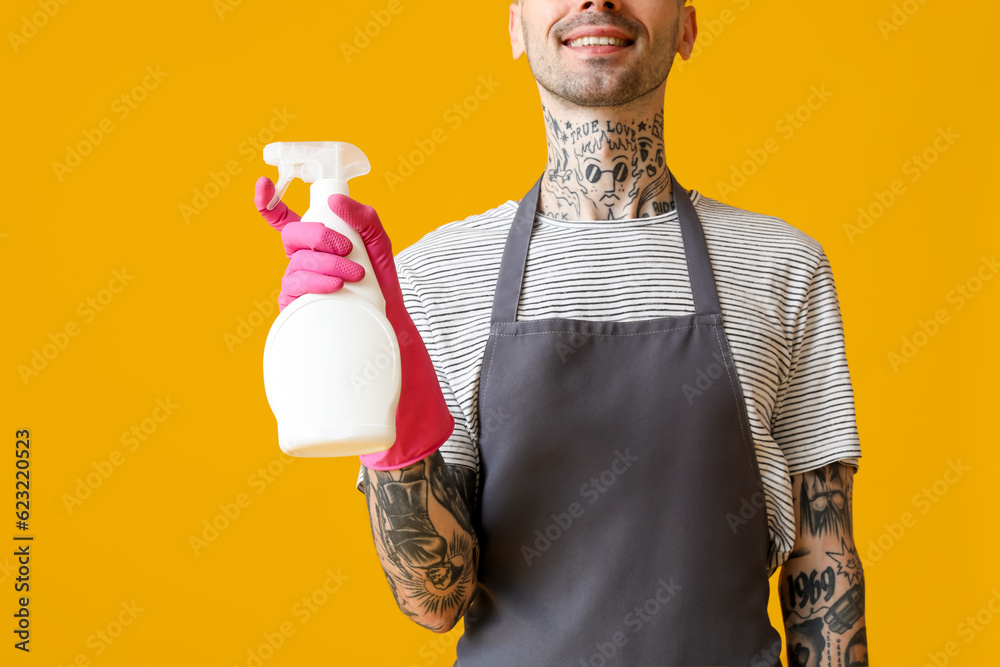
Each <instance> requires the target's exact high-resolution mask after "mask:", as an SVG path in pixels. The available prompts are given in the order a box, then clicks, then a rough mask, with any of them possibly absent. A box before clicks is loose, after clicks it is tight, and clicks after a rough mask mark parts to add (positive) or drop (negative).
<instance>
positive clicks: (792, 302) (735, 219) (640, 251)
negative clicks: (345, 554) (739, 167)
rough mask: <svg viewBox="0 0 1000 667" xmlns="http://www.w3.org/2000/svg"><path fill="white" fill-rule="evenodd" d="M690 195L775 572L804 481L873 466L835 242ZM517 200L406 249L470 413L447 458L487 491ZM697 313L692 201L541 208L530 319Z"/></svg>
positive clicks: (415, 295) (453, 389) (464, 411)
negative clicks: (501, 281)
mask: <svg viewBox="0 0 1000 667" xmlns="http://www.w3.org/2000/svg"><path fill="white" fill-rule="evenodd" d="M690 195H691V201H692V203H693V204H694V206H695V210H697V212H698V216H699V218H700V219H701V223H702V226H703V228H704V230H705V240H706V242H707V244H708V249H709V254H710V255H711V260H712V268H713V270H714V272H715V279H716V283H717V287H718V292H719V302H720V305H721V307H722V315H723V322H724V329H725V332H726V336H727V338H728V339H729V344H730V348H731V350H732V356H733V360H734V362H735V365H736V370H737V372H738V373H739V379H740V383H741V385H742V389H743V394H744V396H745V398H746V406H747V413H748V417H749V420H750V426H751V429H752V431H753V440H754V445H755V447H756V452H757V460H758V462H759V463H760V468H761V470H760V472H761V477H762V479H763V482H764V491H765V494H764V495H765V500H766V505H767V518H768V525H769V529H770V530H769V532H770V549H769V554H768V557H769V567H770V572H774V570H776V569H777V567H778V566H779V565H781V563H782V562H784V560H785V559H786V558H787V556H788V554H789V552H790V551H791V549H792V545H793V543H794V540H795V526H794V523H793V516H794V515H793V509H792V488H791V478H790V475H793V474H796V473H801V472H803V471H806V470H811V469H814V468H819V467H821V466H824V465H826V464H828V463H831V462H833V461H842V462H844V463H848V464H850V465H852V466H854V467H855V468H857V467H858V459H859V458H860V456H861V449H860V444H859V440H858V433H857V426H856V422H855V414H854V394H853V389H852V387H851V379H850V374H849V372H848V367H847V358H846V355H845V348H844V331H843V323H842V320H841V315H840V307H839V303H838V299H837V292H836V288H835V285H834V280H833V274H832V271H831V268H830V263H829V260H828V259H827V257H826V254H825V253H824V251H823V248H822V246H821V244H820V243H819V242H817V241H816V240H814V239H813V238H812V237H810V236H808V235H807V234H806V233H804V232H802V231H800V230H798V229H796V228H795V227H793V226H791V225H790V224H788V223H786V222H784V221H783V220H780V219H778V218H775V217H772V216H767V215H763V214H759V213H753V212H750V211H745V210H742V209H739V208H736V207H734V206H730V205H727V204H723V203H722V202H719V201H717V200H715V199H712V198H710V197H706V196H704V195H702V194H701V193H699V192H697V191H695V190H691V191H690ZM517 205H518V202H516V201H513V200H509V201H506V202H504V203H502V204H500V205H499V206H497V207H495V208H492V209H490V210H488V211H486V212H484V213H480V214H478V215H472V216H470V217H468V218H465V219H464V220H459V221H456V222H450V223H448V224H445V225H442V226H440V227H438V228H437V229H435V230H434V231H432V232H429V233H428V234H426V235H425V236H424V237H423V238H421V239H420V240H419V241H417V242H416V243H414V244H413V245H411V246H410V247H408V248H406V249H404V250H402V251H400V252H399V253H398V254H397V255H396V257H395V260H396V267H397V271H398V273H399V280H400V285H401V287H402V291H403V297H404V303H405V305H406V308H407V310H408V311H409V313H410V315H411V317H412V318H413V322H414V324H415V325H416V327H417V330H418V331H419V332H420V334H421V336H422V337H423V340H424V343H425V344H426V346H427V350H428V352H429V353H430V357H431V359H432V361H433V362H434V367H435V368H436V370H437V373H438V378H439V380H440V382H441V388H442V390H443V392H444V396H445V399H446V400H447V403H448V406H449V408H450V409H451V412H452V414H453V415H454V417H455V431H454V433H453V434H452V435H451V437H450V438H449V439H448V441H447V442H446V443H445V444H444V445H443V446H442V448H441V455H442V456H443V458H444V460H445V462H446V463H448V464H450V465H460V466H467V467H469V468H472V469H474V470H475V471H476V483H477V487H478V484H479V483H480V482H479V449H478V443H477V434H478V432H479V423H478V414H477V409H478V401H477V392H478V389H479V375H480V371H481V369H482V364H483V353H484V351H485V349H486V342H487V339H488V338H489V332H490V313H491V309H492V304H493V292H494V289H495V287H496V280H497V275H498V273H499V269H500V258H501V255H502V254H503V249H504V243H505V241H506V239H507V232H508V231H509V229H510V225H511V223H512V222H513V219H514V214H515V213H516V212H517ZM693 312H694V301H693V299H692V296H691V284H690V281H689V278H688V271H687V263H686V261H685V256H684V247H683V241H682V238H681V234H680V226H679V223H678V219H677V210H676V208H674V207H672V210H670V211H669V212H667V213H663V214H660V215H657V216H655V217H650V218H632V219H625V220H607V221H565V220H557V219H555V218H551V217H548V216H545V215H540V214H539V215H537V216H536V222H535V226H534V230H533V232H532V235H531V242H530V245H529V248H528V258H527V263H526V267H525V271H524V279H523V286H522V291H521V297H520V301H519V304H518V311H517V319H518V320H531V319H544V318H568V319H583V320H646V319H654V318H660V317H669V316H675V315H685V314H689V313H693ZM361 472H362V471H361V470H359V471H358V479H357V487H358V489H359V490H360V489H361V488H362V487H361V483H362V477H361ZM652 491H653V490H652V489H651V490H650V492H651V493H652Z"/></svg>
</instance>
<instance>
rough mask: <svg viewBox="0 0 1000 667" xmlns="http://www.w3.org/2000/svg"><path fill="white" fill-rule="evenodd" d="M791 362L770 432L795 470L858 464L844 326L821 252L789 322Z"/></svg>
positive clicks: (830, 270)
mask: <svg viewBox="0 0 1000 667" xmlns="http://www.w3.org/2000/svg"><path fill="white" fill-rule="evenodd" d="M789 329H790V331H789V333H790V335H791V340H790V341H789V348H790V350H791V358H790V365H789V370H788V374H787V376H786V377H785V378H784V379H783V381H782V383H781V385H780V386H779V388H778V392H777V398H776V403H775V409H774V412H773V413H772V420H771V435H772V437H773V438H774V440H775V442H776V443H777V444H778V446H779V447H780V448H781V451H782V452H783V453H784V455H785V458H786V459H787V462H788V471H789V473H790V474H792V475H795V474H798V473H801V472H805V471H807V470H813V469H815V468H819V467H822V466H824V465H827V464H829V463H832V462H834V461H841V462H842V463H846V464H849V465H852V466H854V467H855V468H857V467H858V458H860V456H861V447H860V443H859V438H858V430H857V422H856V419H855V412H854V391H853V388H852V386H851V377H850V373H849V371H848V367H847V354H846V348H845V339H844V325H843V320H842V318H841V312H840V303H839V300H838V298H837V289H836V285H835V284H834V280H833V270H832V268H831V266H830V261H829V259H828V258H827V256H826V253H825V252H822V253H821V254H820V256H819V262H818V265H817V266H816V268H815V270H814V272H813V275H812V277H811V279H810V281H809V285H808V287H807V290H806V293H805V295H804V297H803V299H802V303H801V306H800V308H799V311H798V314H797V316H796V317H795V319H794V320H793V321H792V322H790V327H789Z"/></svg>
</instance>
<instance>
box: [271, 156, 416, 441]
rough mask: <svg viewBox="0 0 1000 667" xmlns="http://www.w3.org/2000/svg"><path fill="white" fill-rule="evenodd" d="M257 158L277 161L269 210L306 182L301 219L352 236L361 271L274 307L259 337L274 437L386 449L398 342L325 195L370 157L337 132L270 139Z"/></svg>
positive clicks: (343, 188)
mask: <svg viewBox="0 0 1000 667" xmlns="http://www.w3.org/2000/svg"><path fill="white" fill-rule="evenodd" d="M264 161H265V162H266V163H268V164H270V165H275V166H277V167H278V182H277V183H276V185H275V193H274V198H273V199H272V200H271V202H270V203H269V204H268V209H272V208H274V207H275V206H276V205H277V203H278V201H279V200H280V199H281V196H282V195H283V194H284V193H285V190H286V189H287V187H288V184H289V182H290V181H291V180H292V178H295V177H297V178H300V179H302V180H303V181H305V182H307V183H312V185H311V186H310V188H309V210H307V211H306V212H305V213H304V214H303V215H302V220H304V221H307V222H321V223H323V224H324V225H326V226H327V227H329V228H330V229H333V230H336V231H337V232H340V233H341V234H343V235H344V236H346V237H347V238H349V239H350V240H351V243H352V244H353V248H352V250H351V252H350V254H348V255H347V257H348V258H349V259H350V260H352V261H354V262H357V263H358V264H360V265H362V266H363V267H364V269H365V277H364V278H362V279H361V280H360V281H358V282H345V283H344V287H343V288H341V289H340V290H338V291H336V292H334V293H332V294H303V295H302V296H300V297H298V298H297V299H295V300H294V301H293V302H292V303H291V304H289V305H288V307H287V308H285V309H284V310H283V311H281V313H280V314H279V315H278V317H277V319H276V320H275V321H274V324H273V325H272V326H271V330H270V332H269V333H268V335H267V342H266V343H265V344H264V391H265V393H266V394H267V401H268V403H269V404H270V406H271V410H272V412H274V416H275V419H277V421H278V444H279V446H280V447H281V449H282V451H284V452H285V453H287V454H290V455H292V456H354V455H358V454H370V453H374V452H381V451H385V450H386V449H389V447H391V446H392V444H393V442H395V440H396V404H397V403H398V401H399V388H400V377H401V375H400V366H399V344H398V342H397V341H396V334H395V332H394V331H393V329H392V325H391V324H389V321H388V320H387V319H386V316H385V300H384V298H383V296H382V291H381V290H380V289H379V286H378V281H377V280H376V278H375V273H374V271H372V267H371V262H370V260H369V259H368V255H367V253H366V252H365V244H364V241H363V240H362V239H361V235H360V234H358V232H356V231H355V230H354V229H352V228H351V227H350V226H349V225H348V224H347V223H345V222H344V221H343V220H341V219H340V218H338V217H337V216H336V215H334V214H333V212H332V211H331V210H330V207H329V205H328V204H327V199H328V198H329V197H330V195H332V194H344V195H346V194H348V189H347V181H348V179H351V178H353V177H355V176H362V175H364V174H367V173H368V172H369V171H371V165H370V164H369V163H368V158H367V157H365V155H364V153H362V152H361V150H360V149H358V148H357V147H355V146H352V145H351V144H348V143H343V142H339V141H311V142H277V143H272V144H267V145H266V146H265V147H264Z"/></svg>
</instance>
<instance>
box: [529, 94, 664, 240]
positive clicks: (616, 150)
mask: <svg viewBox="0 0 1000 667" xmlns="http://www.w3.org/2000/svg"><path fill="white" fill-rule="evenodd" d="M542 112H543V114H544V116H545V134H546V138H547V141H548V153H549V155H548V164H547V165H546V168H545V174H544V175H543V176H542V182H541V185H540V187H539V212H540V213H542V214H543V215H547V216H550V217H553V218H557V219H559V220H623V219H626V218H648V217H650V216H653V215H660V214H662V213H667V212H669V211H671V210H673V207H674V203H673V194H672V193H671V191H670V189H671V188H670V172H669V171H667V162H666V158H665V156H664V147H663V113H662V112H659V113H656V114H655V115H653V117H651V118H634V119H632V120H629V121H625V120H622V121H615V120H610V119H607V118H602V119H592V120H585V121H580V120H576V121H570V120H567V119H558V118H556V117H555V115H553V113H552V112H551V111H550V110H549V109H548V108H546V107H545V106H544V105H543V106H542Z"/></svg>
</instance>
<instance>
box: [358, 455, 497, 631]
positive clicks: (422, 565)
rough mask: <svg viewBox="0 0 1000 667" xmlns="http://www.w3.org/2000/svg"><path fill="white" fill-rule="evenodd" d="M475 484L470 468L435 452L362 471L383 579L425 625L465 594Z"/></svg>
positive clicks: (472, 576) (468, 592) (470, 575)
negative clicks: (393, 465)
mask: <svg viewBox="0 0 1000 667" xmlns="http://www.w3.org/2000/svg"><path fill="white" fill-rule="evenodd" d="M470 478H471V479H470ZM474 485H475V478H474V473H473V471H471V470H470V471H465V470H463V469H461V468H460V467H449V466H447V465H446V464H445V463H444V459H442V458H441V453H440V452H434V454H432V455H431V456H429V457H427V458H425V459H424V460H422V461H419V462H417V463H415V464H413V465H411V466H408V467H406V468H403V469H401V470H372V469H369V468H365V470H364V491H365V498H366V499H367V501H368V508H369V515H370V517H371V526H372V537H373V539H374V541H375V547H376V550H377V551H378V553H379V557H380V558H381V560H382V565H383V569H384V570H385V576H386V581H388V583H389V588H390V590H391V591H392V594H393V596H394V597H395V598H396V603H397V605H399V608H400V610H402V611H403V613H405V614H407V615H408V616H411V617H413V618H414V620H416V621H417V622H418V623H421V625H425V627H428V628H430V629H432V630H439V629H441V627H443V626H444V625H445V624H448V623H450V621H451V620H452V619H456V618H458V617H460V616H461V615H462V614H464V613H465V611H466V609H467V607H468V605H469V603H470V602H471V600H472V593H473V591H474V588H475V585H476V568H477V566H478V561H479V543H478V541H477V539H476V537H475V531H474V530H473V527H472V521H471V520H470V515H469V508H468V504H467V501H466V500H465V499H466V498H471V495H470V494H469V489H470V487H472V486H474Z"/></svg>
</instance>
